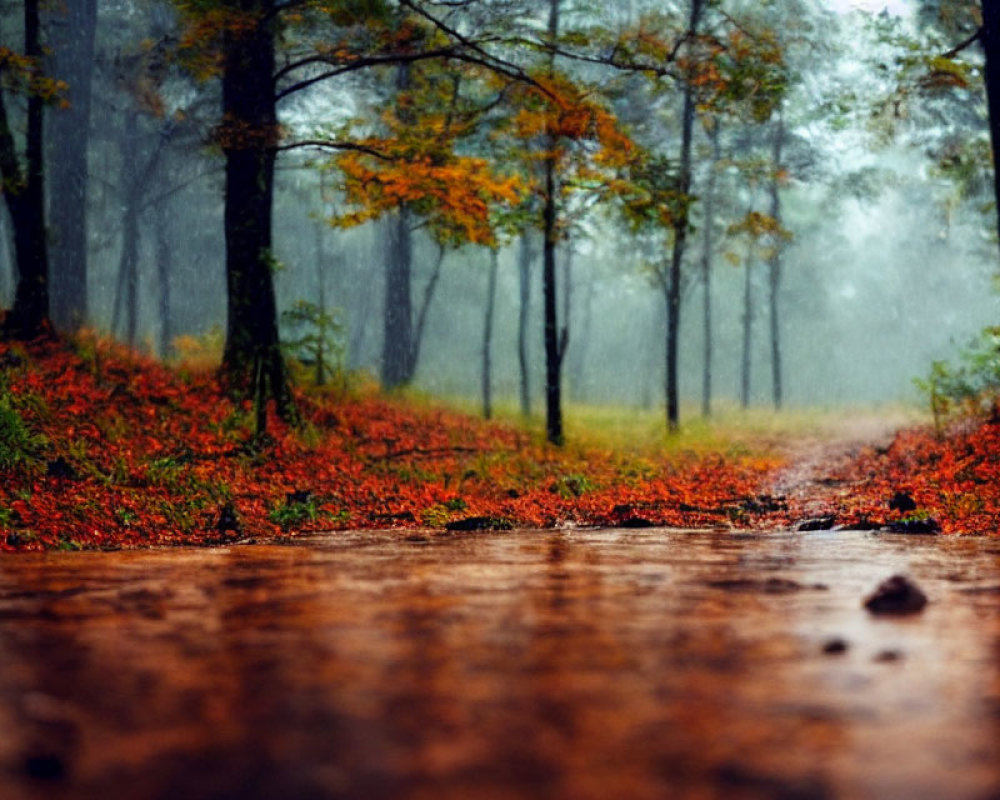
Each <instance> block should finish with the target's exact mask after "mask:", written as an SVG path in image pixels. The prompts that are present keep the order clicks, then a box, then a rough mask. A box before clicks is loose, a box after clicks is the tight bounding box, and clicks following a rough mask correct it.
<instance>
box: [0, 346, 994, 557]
mask: <svg viewBox="0 0 1000 800" xmlns="http://www.w3.org/2000/svg"><path fill="white" fill-rule="evenodd" d="M297 402H298V410H299V414H300V417H301V419H300V421H299V423H298V424H296V425H295V426H290V425H286V424H284V423H282V422H281V421H280V420H277V419H272V420H271V421H270V424H269V428H268V434H267V436H265V437H262V438H261V437H255V436H254V435H253V430H252V423H253V419H254V415H253V409H252V408H251V407H250V406H249V405H248V404H246V403H238V402H234V401H233V400H231V399H230V398H228V397H227V396H225V395H224V394H223V393H221V392H220V390H219V388H218V386H217V382H216V381H215V379H214V377H213V374H212V372H211V370H207V369H196V368H194V367H192V366H191V364H190V363H188V364H181V365H178V366H173V367H167V366H164V365H162V364H160V363H157V362H154V361H153V360H150V359H147V358H144V357H141V356H138V355H136V354H135V353H132V352H129V351H127V350H125V349H124V348H122V347H120V346H116V345H113V344H111V343H108V342H105V341H102V340H98V339H95V338H93V337H86V336H82V337H78V338H76V339H73V340H70V341H51V340H45V341H38V342H33V343H29V344H27V345H18V344H12V343H0V476H2V479H3V480H2V485H0V537H2V538H0V549H3V550H8V551H10V550H43V549H117V548H130V547H144V546H153V545H171V544H218V543H224V542H234V541H271V540H277V539H281V538H287V537H299V536H303V535H307V534H309V533H311V532H316V531H330V530H340V529H381V528H414V529H415V528H430V529H444V528H448V529H452V530H463V529H464V530H470V529H471V530H489V529H510V528H514V527H528V528H556V527H590V526H616V527H632V528H640V527H652V526H671V527H688V528H723V529H730V528H747V529H756V530H769V529H770V530H776V529H788V528H798V527H803V526H804V527H806V528H812V529H816V528H835V527H841V528H842V527H852V528H867V529H872V528H884V527H888V528H891V529H893V530H896V531H901V532H907V533H923V532H937V531H939V530H940V531H943V532H948V533H993V532H995V531H996V520H998V519H1000V481H998V480H997V477H998V472H1000V468H998V463H1000V441H998V439H1000V426H997V425H995V424H992V423H990V422H989V421H978V422H977V421H969V420H965V421H960V422H958V423H955V424H954V425H953V426H952V427H951V428H950V429H949V430H948V431H947V433H946V434H944V435H935V433H934V431H932V430H930V429H929V428H927V427H926V426H915V427H905V428H903V429H902V430H899V432H897V428H899V426H901V425H904V424H906V423H907V422H908V420H906V419H903V418H900V417H898V416H887V415H881V416H879V415H874V416H865V417H854V418H851V419H847V420H845V419H843V418H838V419H836V420H834V421H830V420H827V421H825V422H822V423H821V424H819V425H818V426H816V427H814V428H813V429H811V430H809V431H793V432H789V431H783V432H777V433H776V432H774V431H772V432H756V433H755V432H751V433H749V434H746V435H741V436H739V437H736V438H731V439H727V438H726V437H725V436H722V437H715V438H711V439H698V438H697V437H688V438H685V437H683V436H682V437H680V438H679V439H677V440H668V439H666V438H665V437H663V436H660V437H654V438H655V441H649V440H647V441H644V442H643V443H642V444H640V445H636V444H635V443H634V442H626V441H623V440H618V441H617V442H612V443H608V442H607V441H604V440H601V439H599V438H594V437H581V441H580V442H579V443H574V442H572V441H571V443H570V444H569V445H567V446H565V447H562V448H556V447H552V446H550V445H547V444H545V443H544V441H543V440H542V439H541V437H540V436H539V435H538V434H537V433H536V432H532V431H529V430H526V429H525V428H524V427H523V426H522V425H520V424H517V423H512V422H484V421H482V420H480V419H477V418H475V417H473V416H471V415H468V414H462V413H459V412H456V411H451V410H445V409H442V408H440V407H433V406H432V405H430V404H429V403H427V402H424V401H419V400H414V399H412V398H405V397H392V396H385V395H383V394H380V393H379V392H378V391H377V390H375V389H374V388H355V389H344V388H342V387H341V388H339V389H326V390H316V389H312V390H307V389H302V390H297Z"/></svg>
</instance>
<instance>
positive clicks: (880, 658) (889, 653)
mask: <svg viewBox="0 0 1000 800" xmlns="http://www.w3.org/2000/svg"><path fill="white" fill-rule="evenodd" d="M872 660H873V661H874V662H875V663H876V664H891V663H893V662H894V661H902V660H903V654H902V653H901V652H899V650H883V651H881V652H880V653H878V654H877V655H876V656H875V658H873V659H872Z"/></svg>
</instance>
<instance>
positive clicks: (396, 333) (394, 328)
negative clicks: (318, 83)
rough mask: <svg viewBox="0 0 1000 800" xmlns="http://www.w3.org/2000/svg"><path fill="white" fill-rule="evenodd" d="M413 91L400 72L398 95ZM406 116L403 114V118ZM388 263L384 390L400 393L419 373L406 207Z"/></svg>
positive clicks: (402, 69) (396, 221)
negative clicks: (415, 374) (401, 388)
mask: <svg viewBox="0 0 1000 800" xmlns="http://www.w3.org/2000/svg"><path fill="white" fill-rule="evenodd" d="M409 88H410V68H409V65H408V64H401V65H399V66H398V67H397V68H396V91H397V93H402V92H405V91H407V90H408V89H409ZM405 116H406V112H405V111H401V112H400V118H401V119H403V117H405ZM388 224H389V236H388V248H387V250H386V263H385V269H386V273H385V309H384V312H383V313H384V316H385V319H384V326H383V330H384V336H383V338H382V386H384V387H385V388H386V389H396V388H398V387H400V386H403V385H405V384H407V383H409V382H410V381H411V380H412V379H413V373H414V371H415V369H416V359H415V352H416V351H415V348H414V338H413V301H412V289H411V283H412V278H413V238H412V232H411V230H410V226H411V221H410V211H409V209H408V208H407V207H406V206H405V205H401V206H400V207H399V210H398V211H397V212H396V213H395V214H393V215H392V216H390V218H389V223H388Z"/></svg>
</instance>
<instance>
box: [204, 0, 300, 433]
mask: <svg viewBox="0 0 1000 800" xmlns="http://www.w3.org/2000/svg"><path fill="white" fill-rule="evenodd" d="M248 2H249V0H248ZM250 10H251V11H252V12H254V14H251V15H249V17H250V19H251V20H252V21H253V24H252V25H248V26H247V27H246V28H244V29H241V30H238V31H237V30H229V31H227V32H226V34H225V46H224V57H223V75H222V125H221V126H220V129H219V138H220V143H221V145H222V151H223V154H224V155H225V162H226V163H225V223H224V224H225V231H226V286H227V299H228V306H227V311H228V320H227V326H226V344H225V350H224V352H223V358H222V374H223V377H224V379H225V380H226V382H227V383H228V385H229V387H230V389H231V390H233V391H235V392H236V393H238V394H240V395H243V396H253V397H254V398H256V400H257V410H258V423H259V424H258V433H263V432H264V431H263V430H260V428H261V427H262V424H263V423H264V422H265V421H266V415H265V414H264V413H263V412H264V409H263V406H264V405H265V404H266V402H267V400H268V399H274V400H275V403H276V406H277V410H278V413H279V414H280V415H282V416H283V417H286V418H288V417H290V416H292V415H293V413H294V412H293V408H292V402H291V394H290V392H289V388H288V378H287V374H286V372H285V363H284V359H283V358H282V354H281V348H280V345H279V341H278V318H277V304H276V302H275V296H274V280H273V275H272V267H273V260H274V256H273V253H272V250H271V210H272V205H273V198H274V162H275V156H276V154H277V145H278V140H279V138H280V131H279V128H278V123H277V113H276V110H275V86H274V66H275V57H274V36H275V33H274V30H273V29H272V27H271V26H272V24H273V20H272V14H271V12H272V11H273V0H258V2H256V3H253V4H252V8H251V9H250ZM254 16H255V17H256V18H254Z"/></svg>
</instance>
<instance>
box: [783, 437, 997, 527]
mask: <svg viewBox="0 0 1000 800" xmlns="http://www.w3.org/2000/svg"><path fill="white" fill-rule="evenodd" d="M833 479H834V481H833V482H834V484H835V489H836V491H835V492H833V493H831V496H830V497H828V498H826V506H827V508H826V513H829V514H830V515H832V516H834V517H836V520H837V524H840V525H847V526H861V527H873V528H880V527H883V526H886V525H888V526H893V525H895V526H897V527H901V529H902V530H906V527H907V525H910V526H911V527H916V526H917V524H918V523H925V524H924V525H922V526H921V527H930V528H936V527H940V529H941V531H942V532H944V533H965V534H996V533H998V532H1000V425H998V424H997V422H996V421H985V422H978V423H970V422H968V421H966V422H964V423H960V424H959V425H957V426H956V427H955V428H953V429H952V430H951V431H950V432H949V433H948V434H947V435H946V436H938V435H936V434H935V433H934V431H933V429H931V428H927V427H925V428H913V429H908V430H904V431H901V432H900V433H899V434H897V435H896V438H895V440H894V441H893V443H892V445H891V446H890V447H888V448H886V449H884V450H877V449H868V450H866V451H865V452H863V453H862V454H861V455H860V456H859V457H858V458H856V459H855V460H853V461H852V462H850V463H849V464H846V465H844V467H843V468H842V469H841V470H840V471H839V472H838V473H836V474H835V475H834V476H833ZM901 493H902V494H904V495H906V496H907V497H908V498H909V499H910V500H911V501H912V505H913V506H915V507H914V508H910V509H906V508H903V509H900V508H892V507H891V506H890V503H891V501H892V500H893V498H894V497H896V496H897V495H899V494H901ZM789 513H790V514H791V515H792V517H793V518H794V515H795V514H796V509H795V508H794V507H793V508H791V509H790V511H789Z"/></svg>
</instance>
